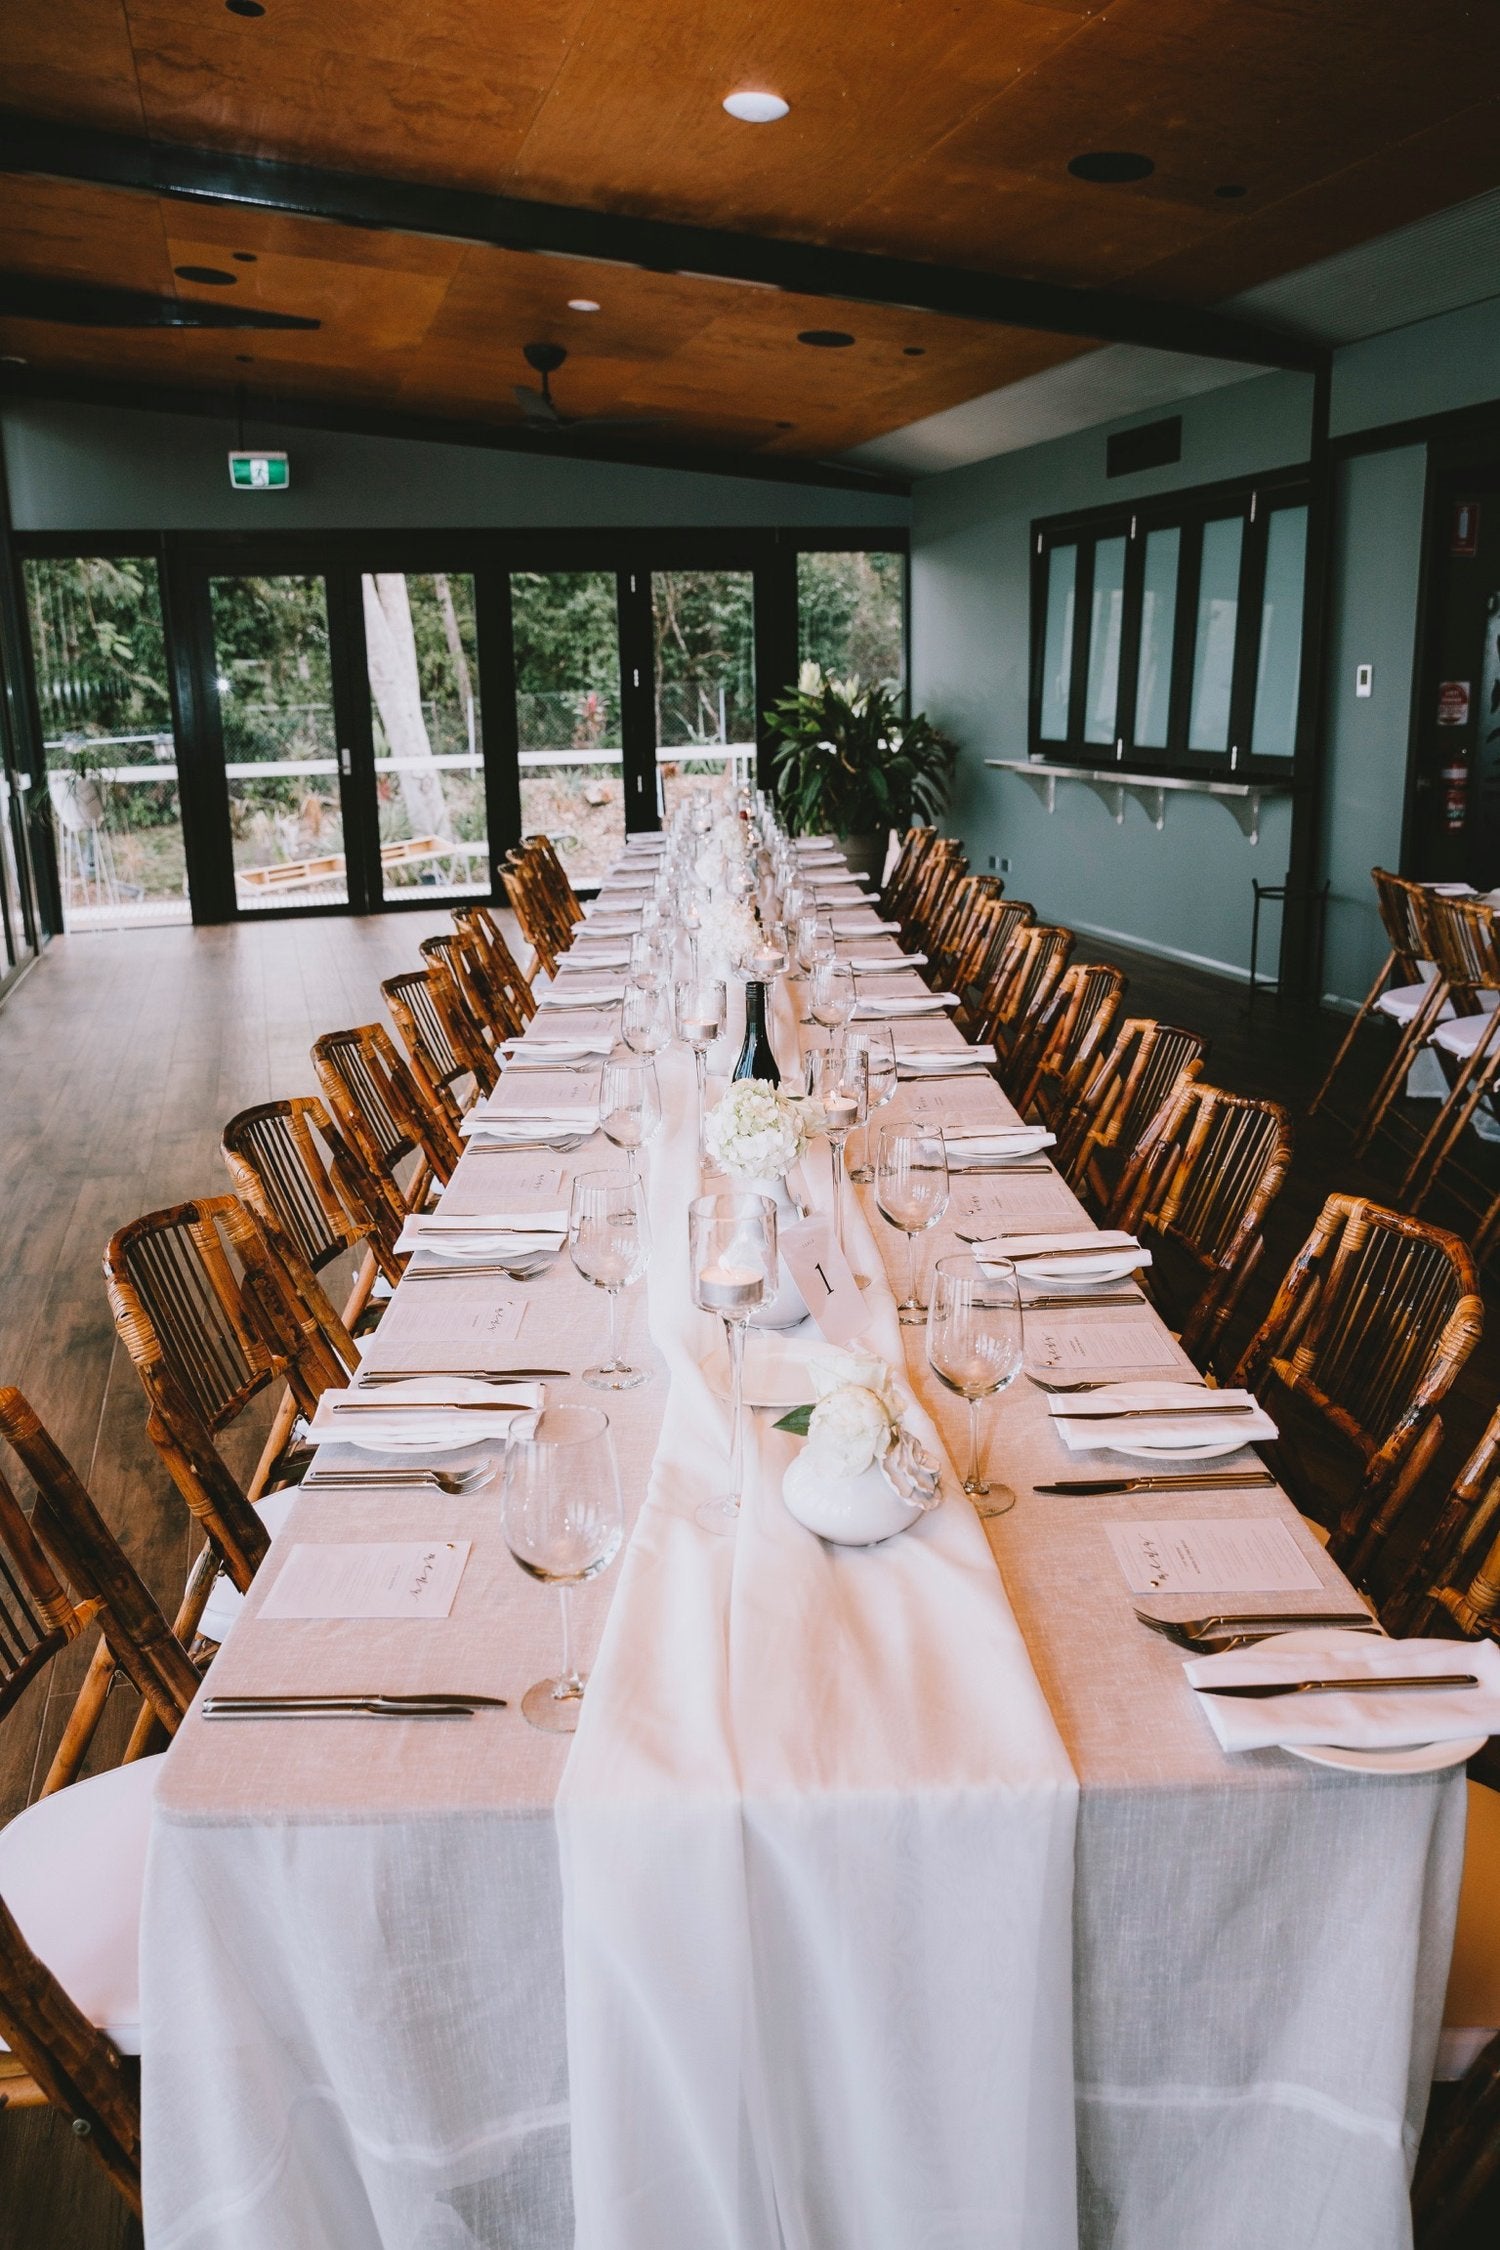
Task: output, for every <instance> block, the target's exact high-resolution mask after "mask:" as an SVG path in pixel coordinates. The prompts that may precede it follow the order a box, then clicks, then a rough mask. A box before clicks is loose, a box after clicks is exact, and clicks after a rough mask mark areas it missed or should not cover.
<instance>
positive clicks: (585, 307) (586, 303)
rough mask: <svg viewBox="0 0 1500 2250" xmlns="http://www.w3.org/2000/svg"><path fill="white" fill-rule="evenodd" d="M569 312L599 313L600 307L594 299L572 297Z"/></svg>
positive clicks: (569, 300)
mask: <svg viewBox="0 0 1500 2250" xmlns="http://www.w3.org/2000/svg"><path fill="white" fill-rule="evenodd" d="M568 310H569V312H597V311H598V310H599V307H598V305H597V304H596V303H595V301H594V299H593V298H592V297H570V298H569V299H568Z"/></svg>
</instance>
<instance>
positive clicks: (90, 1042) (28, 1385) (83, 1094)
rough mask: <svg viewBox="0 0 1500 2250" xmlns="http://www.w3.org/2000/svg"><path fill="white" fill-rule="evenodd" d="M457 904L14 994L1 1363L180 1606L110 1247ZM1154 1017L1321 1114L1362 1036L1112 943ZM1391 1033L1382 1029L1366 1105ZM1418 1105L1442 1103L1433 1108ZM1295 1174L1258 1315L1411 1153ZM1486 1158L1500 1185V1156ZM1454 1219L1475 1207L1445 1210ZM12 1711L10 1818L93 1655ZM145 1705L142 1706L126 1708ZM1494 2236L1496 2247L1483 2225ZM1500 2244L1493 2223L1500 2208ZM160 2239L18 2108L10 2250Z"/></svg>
mask: <svg viewBox="0 0 1500 2250" xmlns="http://www.w3.org/2000/svg"><path fill="white" fill-rule="evenodd" d="M444 926H446V917H444V916H442V915H439V914H432V915H430V916H429V915H410V914H394V915H390V916H386V917H368V918H362V919H354V918H349V919H331V920H318V921H290V922H275V923H263V924H259V925H256V924H253V923H248V922H246V923H241V924H238V925H235V926H232V927H228V928H223V929H214V930H193V929H181V928H178V929H161V930H139V931H132V932H128V933H121V934H118V935H98V936H79V937H72V938H67V939H63V940H60V941H58V942H57V943H55V944H54V945H53V946H52V947H51V949H50V950H49V952H48V953H47V955H46V956H45V957H44V958H43V960H42V961H41V962H40V963H39V964H38V966H37V967H36V968H35V969H34V970H33V971H32V972H31V974H30V975H29V976H27V977H26V978H25V979H24V980H23V981H22V983H21V984H20V986H19V987H18V988H17V989H16V990H15V991H14V992H13V994H12V995H11V996H10V998H9V999H8V1000H7V1001H6V1002H5V1003H4V1004H3V1005H0V1089H3V1100H0V1380H3V1381H8V1382H14V1383H18V1384H20V1385H21V1386H22V1388H23V1389H25V1390H26V1391H27V1392H28V1393H29V1395H30V1396H31V1398H32V1400H33V1401H34V1403H35V1405H36V1406H37V1407H38V1409H39V1410H40V1412H41V1413H42V1415H43V1417H44V1418H45V1419H46V1420H47V1422H48V1423H49V1424H50V1426H51V1428H52V1429H53V1431H54V1432H55V1434H56V1436H57V1437H58V1439H59V1440H60V1442H61V1443H62V1445H63V1446H64V1448H65V1449H66V1450H67V1452H68V1453H69V1454H70V1456H71V1457H72V1459H73V1461H74V1463H75V1464H76V1466H77V1467H78V1468H79V1469H80V1470H81V1471H82V1472H83V1474H84V1475H85V1477H86V1478H87V1479H88V1481H89V1482H90V1484H91V1486H92V1488H93V1490H94V1492H95V1493H96V1495H97V1497H98V1499H99V1502H100V1505H101V1507H102V1508H103V1510H104V1512H105V1514H106V1516H107V1517H108V1518H109V1520H110V1522H111V1523H112V1524H113V1525H114V1526H115V1527H116V1528H117V1529H118V1530H119V1531H120V1533H121V1534H122V1536H123V1538H124V1539H125V1542H126V1544H127V1545H128V1546H129V1548H130V1551H131V1553H132V1554H133V1555H134V1556H135V1558H136V1560H137V1562H138V1563H139V1564H140V1566H141V1568H142V1569H143V1571H144V1572H145V1575H146V1576H147V1578H148V1579H149V1581H150V1582H151V1584H152V1585H153V1587H154V1588H155V1589H156V1590H157V1591H158V1593H159V1594H160V1595H161V1596H162V1597H163V1598H164V1599H165V1600H167V1601H169V1602H170V1601H172V1600H174V1599H175V1597H176V1594H177V1592H178V1591H179V1589H180V1586H181V1581H182V1573H183V1570H184V1567H185V1562H186V1556H187V1540H186V1533H185V1529H184V1521H183V1511H182V1508H181V1505H180V1503H179V1502H177V1501H176V1500H175V1499H174V1498H173V1497H172V1495H171V1493H170V1491H169V1489H168V1488H167V1485H166V1480H165V1478H164V1477H163V1476H162V1475H161V1473H160V1472H159V1471H158V1469H157V1467H156V1465H155V1461H154V1459H153V1456H152V1454H151V1450H150V1448H149V1445H148V1443H147V1441H146V1438H145V1434H144V1428H143V1421H144V1413H143V1405H142V1400H141V1394H140V1391H139V1387H138V1385H137V1383H136V1379H135V1376H134V1374H133V1372H132V1370H131V1368H130V1366H129V1364H128V1362H126V1361H125V1359H124V1357H123V1354H122V1353H120V1352H119V1351H118V1350H117V1348H116V1346H115V1342H114V1335H113V1330H112V1327H111V1324H110V1321H109V1317H108V1313H107V1310H106V1306H105V1301H104V1291H103V1287H102V1283H101V1280H100V1264H99V1261H100V1253H101V1251H102V1249H103V1246H104V1243H105V1241H106V1239H107V1238H108V1236H109V1234H110V1233H111V1231H112V1230H113V1229H114V1228H115V1227H116V1226H118V1225H120V1224H121V1223H122V1222H123V1221H125V1220H127V1219H131V1218H134V1217H136V1216H138V1215H139V1214H140V1213H141V1212H144V1211H147V1210H150V1209H152V1208H154V1207H155V1206H157V1205H159V1204H164V1203H173V1202H179V1201H181V1200H183V1199H184V1198H185V1197H189V1196H192V1195H194V1194H198V1193H211V1192H218V1191H220V1190H221V1189H222V1187H223V1185H224V1176H223V1171H222V1166H221V1164H220V1160H219V1155H218V1139H219V1132H220V1128H221V1126H222V1125H223V1123H224V1120H225V1119H226V1118H228V1117H229V1116H231V1115H232V1114H233V1113H234V1112H235V1111H236V1110H237V1109H241V1108H243V1107H245V1106H246V1105H247V1104H249V1103H251V1102H255V1101H260V1100H264V1099H267V1098H269V1097H271V1096H274V1095H280V1094H289V1093H297V1092H302V1091H312V1090H313V1086H314V1081H313V1075H312V1071H311V1066H310V1064H309V1062H308V1059H307V1057H308V1048H309V1046H310V1044H311V1042H312V1040H313V1039H314V1038H315V1037H316V1036H317V1034H318V1033H320V1032H323V1031H329V1030H333V1029H335V1028H337V1027H339V1026H340V1025H345V1024H352V1023H360V1022H366V1021H369V1020H370V1019H371V1018H373V1017H375V1016H377V1015H379V1013H380V1012H381V1011H380V1002H379V993H378V986H379V983H380V980H381V978H382V977H385V976H389V975H391V974H392V973H393V972H394V971H396V970H398V969H404V968H408V967H411V966H413V965H414V964H415V962H416V959H417V946H418V943H419V941H420V939H421V938H423V937H425V936H426V935H427V934H428V933H429V932H430V931H431V930H433V929H436V928H440V927H444ZM1110 957H1111V958H1114V959H1117V960H1118V961H1119V962H1120V965H1121V966H1122V967H1123V968H1125V969H1126V970H1127V971H1128V973H1129V975H1130V979H1131V989H1130V994H1129V1006H1130V1011H1131V1012H1132V1013H1133V1014H1151V1015H1159V1016H1163V1017H1167V1018H1169V1019H1171V1020H1173V1021H1175V1022H1180V1023H1186V1024H1191V1025H1193V1026H1195V1027H1196V1028H1199V1029H1201V1030H1204V1031H1206V1032H1207V1033H1208V1034H1209V1035H1210V1037H1211V1041H1212V1045H1211V1050H1210V1056H1209V1062H1208V1072H1207V1074H1208V1076H1209V1077H1210V1078H1212V1079H1213V1080H1214V1081H1216V1082H1218V1083H1222V1084H1224V1085H1228V1086H1231V1087H1235V1088H1237V1089H1239V1090H1241V1091H1245V1092H1252V1093H1265V1094H1270V1095H1272V1096H1274V1097H1275V1098H1277V1099H1279V1100H1281V1101H1283V1102H1284V1103H1286V1104H1287V1105H1288V1106H1289V1107H1290V1108H1292V1110H1293V1111H1294V1113H1298V1112H1300V1111H1301V1110H1302V1109H1303V1108H1305V1105H1306V1101H1307V1099H1308V1097H1309V1096H1310V1094H1311V1092H1312V1091H1313V1089H1314V1087H1315V1086H1316V1084H1317V1082H1318V1080H1319V1078H1320V1077H1321V1075H1322V1071H1323V1069H1324V1067H1325V1065H1326V1060H1327V1058H1328V1056H1329V1055H1330V1053H1331V1052H1332V1049H1333V1047H1334V1046H1335V1045H1336V1044H1337V1041H1338V1039H1339V1037H1340V1036H1341V1035H1342V1030H1343V1028H1344V1027H1343V1025H1342V1024H1341V1023H1340V1022H1339V1020H1338V1019H1337V1018H1333V1017H1330V1016H1326V1015H1323V1014H1321V1013H1319V1012H1318V1011H1316V1010H1303V1009H1294V1008H1290V1007H1283V1006H1280V1005H1279V1004H1278V1003H1277V1002H1275V1001H1274V1000H1273V999H1265V998H1263V999H1262V1000H1261V1001H1260V1003H1259V1005H1258V1006H1257V1008H1256V1009H1255V1011H1254V1012H1253V1014H1252V1013H1249V1012H1247V1008H1246V999H1245V994H1244V991H1243V989H1242V988H1241V987H1239V986H1236V985H1232V984H1229V983H1226V982H1224V981H1223V980H1220V979H1217V978H1214V977H1211V976H1207V975H1205V974H1203V973H1201V972H1198V971H1195V970H1190V969H1183V968H1176V967H1174V966H1172V965H1170V964H1167V963H1163V962H1161V961H1157V960H1154V959H1151V958H1148V957H1146V956H1144V955H1141V956H1133V955H1127V954H1125V953H1123V952H1121V951H1119V950H1118V949H1112V950H1111V954H1110ZM1379 1051H1380V1041H1379V1035H1378V1034H1375V1035H1372V1038H1371V1041H1370V1044H1369V1048H1368V1052H1367V1055H1366V1057H1365V1059H1364V1060H1362V1062H1361V1065H1360V1069H1359V1072H1358V1073H1357V1075H1356V1077H1355V1080H1354V1083H1353V1085H1352V1087H1351V1089H1350V1092H1349V1094H1348V1096H1347V1097H1346V1099H1345V1101H1343V1102H1341V1103H1340V1107H1341V1108H1342V1109H1345V1110H1346V1111H1347V1109H1348V1108H1350V1107H1352V1105H1353V1102H1354V1100H1355V1099H1356V1098H1357V1094H1358V1091H1359V1088H1360V1086H1361V1084H1362V1083H1366V1082H1368V1077H1369V1075H1370V1071H1371V1067H1372V1065H1373V1063H1374V1061H1375V1058H1376V1056H1377V1055H1378V1053H1379ZM1413 1114H1414V1115H1416V1116H1418V1117H1421V1116H1422V1115H1424V1114H1426V1115H1430V1114H1431V1113H1430V1111H1427V1112H1425V1113H1424V1112H1423V1111H1421V1110H1417V1111H1415V1112H1414V1113H1413ZM1299 1135H1300V1138H1299V1147H1298V1156H1297V1162H1296V1164H1295V1167H1294V1170H1293V1174H1292V1178H1291V1180H1290V1182H1289V1184H1288V1186H1287V1188H1286V1190H1285V1192H1284V1194H1283V1196H1282V1198H1281V1201H1280V1204H1279V1206H1278V1207H1277V1209H1276V1210H1275V1211H1274V1212H1273V1214H1272V1219H1271V1224H1270V1227H1269V1230H1268V1231H1269V1235H1270V1246H1269V1250H1268V1254H1267V1257H1266V1260H1265V1263H1264V1266H1263V1268H1262V1271H1261V1274H1260V1275H1259V1276H1258V1277H1257V1283H1256V1284H1255V1285H1253V1286H1252V1289H1251V1292H1250V1301H1249V1304H1248V1307H1247V1316H1246V1317H1247V1322H1248V1319H1249V1318H1253V1317H1256V1316H1258V1315H1259V1313H1260V1312H1261V1310H1262V1309H1263V1307H1264V1305H1265V1304H1266V1302H1267V1301H1268V1299H1269V1297H1270V1294H1271V1291H1272V1289H1273V1287H1274V1284H1275V1281H1276V1279H1277V1278H1278V1277H1279V1275H1280V1273H1281V1272H1282V1271H1283V1270H1284V1268H1285V1266H1286V1264H1287V1262H1288V1260H1289V1259H1290V1257H1291V1255H1292V1253H1293V1252H1294V1251H1295V1249H1296V1248H1297V1247H1298V1245H1299V1244H1300V1243H1301V1241H1302V1240H1303V1238H1304V1236H1305V1234H1306V1232H1307V1230H1308V1227H1309V1225H1310V1223H1311V1220H1312V1217H1313V1215H1314V1214H1315V1212H1316V1211H1317V1209H1318V1207H1319V1205H1320V1204H1321V1202H1322V1199H1323V1196H1324V1195H1325V1193H1326V1192H1327V1191H1328V1190H1329V1189H1330V1188H1333V1187H1340V1188H1355V1189H1362V1190H1364V1191H1366V1192H1369V1193H1372V1194H1375V1195H1377V1196H1379V1197H1382V1198H1384V1199H1388V1198H1390V1197H1391V1196H1392V1194H1393V1192H1394V1184H1395V1179H1396V1176H1397V1174H1398V1172H1399V1169H1400V1166H1399V1164H1398V1163H1397V1162H1396V1152H1395V1150H1394V1149H1393V1148H1391V1147H1390V1146H1387V1145H1383V1146H1382V1147H1381V1148H1379V1149H1377V1150H1376V1152H1375V1153H1374V1155H1373V1156H1372V1158H1371V1159H1370V1160H1369V1161H1368V1162H1367V1163H1365V1164H1363V1165H1359V1166H1355V1165H1353V1164H1352V1163H1351V1162H1350V1160H1349V1157H1348V1139H1349V1135H1348V1131H1347V1128H1346V1127H1345V1126H1343V1125H1341V1124H1340V1123H1339V1122H1338V1121H1337V1120H1336V1119H1328V1120H1323V1119H1319V1120H1317V1121H1316V1122H1315V1123H1314V1125H1313V1126H1311V1127H1305V1126H1300V1125H1299ZM1479 1155H1480V1156H1481V1158H1482V1159H1483V1160H1484V1163H1485V1164H1486V1165H1487V1167H1488V1170H1489V1171H1490V1172H1491V1173H1492V1174H1493V1175H1494V1177H1495V1183H1496V1185H1497V1186H1500V1161H1497V1159H1500V1150H1484V1151H1480V1152H1479ZM1432 1216H1434V1217H1436V1218H1444V1217H1445V1216H1446V1217H1447V1218H1448V1219H1449V1220H1450V1221H1452V1220H1460V1221H1461V1219H1462V1214H1461V1213H1459V1212H1456V1211H1448V1212H1446V1213H1445V1208H1444V1206H1443V1204H1441V1203H1436V1204H1434V1207H1433V1211H1432ZM1491 1306H1492V1317H1493V1320H1494V1332H1493V1334H1492V1335H1491V1336H1490V1337H1488V1338H1487V1339H1486V1341H1485V1343H1484V1344H1483V1345H1482V1346H1481V1348H1480V1350H1479V1351H1478V1353H1476V1355H1475V1358H1474V1360H1473V1361H1472V1362H1471V1363H1470V1367H1469V1369H1468V1370H1467V1372H1466V1374H1465V1377H1464V1379H1463V1382H1462V1384H1461V1387H1460V1391H1459V1395H1458V1396H1457V1398H1456V1399H1455V1400H1454V1402H1453V1405H1452V1407H1451V1410H1450V1411H1449V1413H1448V1416H1447V1419H1448V1424H1449V1437H1448V1446H1447V1452H1446V1455H1445V1465H1446V1466H1452V1465H1454V1464H1456V1462H1457V1461H1458V1460H1460V1459H1461V1458H1462V1456H1463V1454H1464V1453H1465V1452H1466V1451H1467V1450H1468V1448H1469V1447H1470V1446H1471V1445H1472V1443H1473V1441H1474V1438H1475V1437H1476V1436H1477V1434H1478V1432H1479V1430H1480V1429H1481V1428H1482V1426H1483V1424H1484V1421H1485V1420H1486V1418H1487V1416H1488V1414H1489V1411H1490V1408H1491V1406H1492V1404H1493V1402H1494V1400H1495V1399H1496V1397H1497V1396H1500V1304H1497V1302H1496V1299H1495V1297H1494V1296H1493V1295H1492V1296H1491ZM53 1674H54V1676H55V1685H54V1687H53V1690H52V1699H51V1702H50V1704H49V1703H48V1702H47V1700H46V1698H45V1696H44V1694H43V1693H42V1691H41V1689H38V1690H37V1691H36V1692H35V1694H34V1698H33V1700H32V1701H31V1702H29V1703H26V1704H23V1705H22V1706H21V1707H20V1708H19V1709H18V1710H17V1711H16V1712H14V1713H12V1714H11V1715H10V1717H9V1718H8V1719H7V1721H6V1723H5V1725H4V1727H3V1728H0V1818H4V1817H6V1816H8V1815H9V1814H10V1813H11V1812H12V1811H14V1810H15V1809H16V1808H17V1807H18V1806H20V1805H21V1804H22V1803H24V1802H25V1801H26V1799H27V1797H28V1796H29V1794H30V1793H31V1791H32V1790H33V1788H34V1786H35V1783H36V1780H37V1777H38V1773H39V1770H40V1766H41V1761H42V1760H43V1758H44V1756H45V1755H46V1754H47V1753H48V1752H49V1751H50V1747H51V1743H52V1740H53V1739H54V1738H55V1732H56V1727H57V1724H58V1720H59V1712H60V1709H61V1708H63V1707H65V1704H66V1700H67V1697H68V1693H69V1691H70V1690H71V1687H72V1685H73V1681H74V1677H75V1673H74V1671H73V1670H72V1669H70V1668H69V1667H68V1666H67V1664H66V1662H63V1663H60V1664H59V1665H56V1666H54V1667H53ZM122 1719H123V1714H122ZM1484 2238H1485V2235H1484V2232H1483V2231H1481V2232H1480V2233H1476V2235H1475V2242H1476V2245H1477V2243H1478V2242H1479V2241H1480V2240H1481V2239H1484ZM1488 2239H1489V2240H1491V2241H1493V2240H1494V2239H1495V2231H1494V2228H1493V2226H1491V2227H1490V2228H1489V2230H1488ZM138 2242H139V2234H138V2230H136V2229H134V2228H133V2227H131V2226H130V2225H129V2224H128V2223H127V2221H126V2220H125V2217H124V2215H123V2212H122V2210H121V2208H120V2205H119V2203H118V2201H117V2199H116V2198H115V2196H114V2194H113V2192H112V2191H111V2190H110V2189H109V2188H108V2187H107V2186H106V2185H105V2184H104V2182H103V2180H102V2178H100V2177H99V2176H98V2175H97V2174H96V2172H95V2169H94V2167H93V2166H92V2165H91V2164H90V2163H89V2162H88V2161H87V2159H86V2157H85V2156H84V2155H83V2153H82V2151H81V2150H80V2149H79V2148H78V2147H77V2145H76V2143H75V2142H74V2141H73V2139H72V2136H71V2134H70V2133H69V2132H68V2130H67V2127H66V2125H65V2124H64V2123H63V2122H62V2120H60V2119H54V2118H53V2117H51V2116H50V2115H48V2114H44V2113H28V2114H23V2115H19V2116H14V2117H11V2118H7V2119H3V2120H0V2250H126V2246H132V2250H133V2246H134V2245H136V2244H137V2243H138Z"/></svg>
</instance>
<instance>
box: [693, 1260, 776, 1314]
mask: <svg viewBox="0 0 1500 2250" xmlns="http://www.w3.org/2000/svg"><path fill="white" fill-rule="evenodd" d="M765 1292H766V1277H765V1275H764V1274H763V1273H761V1272H759V1271H758V1270H757V1269H756V1268H755V1267H754V1266H731V1265H728V1264H725V1263H724V1262H722V1261H721V1262H719V1263H718V1264H715V1265H712V1266H705V1267H704V1269H703V1271H702V1272H701V1273H700V1274H699V1276H698V1301H699V1303H700V1304H701V1305H702V1306H703V1308H704V1310H705V1311H706V1312H720V1313H734V1312H753V1311H754V1309H755V1307H756V1306H757V1305H758V1304H760V1303H761V1302H762V1300H763V1299H764V1296H765Z"/></svg>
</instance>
